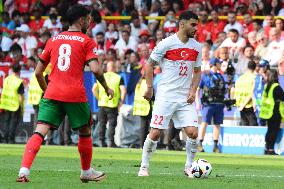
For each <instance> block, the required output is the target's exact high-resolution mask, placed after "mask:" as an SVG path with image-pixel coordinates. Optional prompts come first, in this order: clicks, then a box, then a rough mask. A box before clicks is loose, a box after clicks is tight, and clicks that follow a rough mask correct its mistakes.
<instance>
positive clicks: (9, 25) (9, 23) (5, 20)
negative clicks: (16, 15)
mask: <svg viewBox="0 0 284 189" xmlns="http://www.w3.org/2000/svg"><path fill="white" fill-rule="evenodd" d="M1 18H2V23H1V26H2V27H3V28H6V29H7V30H14V29H15V23H14V21H13V20H11V18H10V15H9V13H8V12H5V11H4V12H2V13H1Z"/></svg>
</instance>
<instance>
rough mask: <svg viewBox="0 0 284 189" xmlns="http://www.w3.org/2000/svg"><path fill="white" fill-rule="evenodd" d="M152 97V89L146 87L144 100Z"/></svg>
mask: <svg viewBox="0 0 284 189" xmlns="http://www.w3.org/2000/svg"><path fill="white" fill-rule="evenodd" d="M152 96H153V87H147V90H146V92H145V93H144V96H143V97H144V98H145V99H146V100H148V101H150V100H151V99H152Z"/></svg>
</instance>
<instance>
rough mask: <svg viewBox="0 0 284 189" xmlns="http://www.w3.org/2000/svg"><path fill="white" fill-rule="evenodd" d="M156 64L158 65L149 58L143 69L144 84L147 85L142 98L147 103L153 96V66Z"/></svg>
mask: <svg viewBox="0 0 284 189" xmlns="http://www.w3.org/2000/svg"><path fill="white" fill-rule="evenodd" d="M157 64H158V63H157V62H156V61H155V60H153V59H152V58H151V57H150V58H149V59H148V61H147V64H146V68H145V69H146V74H145V79H146V84H147V90H146V92H145V94H144V98H145V99H146V100H148V101H150V100H151V99H152V96H153V75H154V66H155V65H157Z"/></svg>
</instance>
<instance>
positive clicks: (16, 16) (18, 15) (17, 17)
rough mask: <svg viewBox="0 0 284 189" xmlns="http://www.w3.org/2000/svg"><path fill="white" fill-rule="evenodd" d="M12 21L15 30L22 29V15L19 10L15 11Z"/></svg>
mask: <svg viewBox="0 0 284 189" xmlns="http://www.w3.org/2000/svg"><path fill="white" fill-rule="evenodd" d="M12 21H13V22H14V29H15V28H16V27H20V26H21V24H22V22H21V13H20V12H19V11H18V10H14V11H13V13H12Z"/></svg>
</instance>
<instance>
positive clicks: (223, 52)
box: [216, 47, 229, 74]
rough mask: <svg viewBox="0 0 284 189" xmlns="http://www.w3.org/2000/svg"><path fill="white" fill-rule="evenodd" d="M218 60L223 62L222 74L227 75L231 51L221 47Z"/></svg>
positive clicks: (218, 51)
mask: <svg viewBox="0 0 284 189" xmlns="http://www.w3.org/2000/svg"><path fill="white" fill-rule="evenodd" d="M216 57H217V58H219V60H220V61H221V62H222V63H221V68H220V70H219V71H220V73H223V74H224V73H226V71H227V67H228V64H229V50H228V48H227V47H221V48H219V49H218V50H217V56H216Z"/></svg>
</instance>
